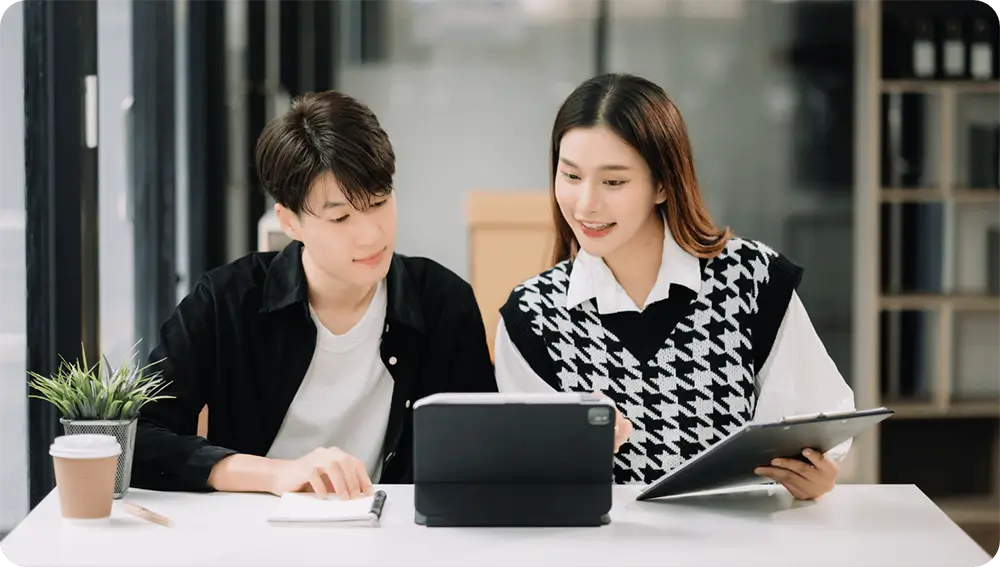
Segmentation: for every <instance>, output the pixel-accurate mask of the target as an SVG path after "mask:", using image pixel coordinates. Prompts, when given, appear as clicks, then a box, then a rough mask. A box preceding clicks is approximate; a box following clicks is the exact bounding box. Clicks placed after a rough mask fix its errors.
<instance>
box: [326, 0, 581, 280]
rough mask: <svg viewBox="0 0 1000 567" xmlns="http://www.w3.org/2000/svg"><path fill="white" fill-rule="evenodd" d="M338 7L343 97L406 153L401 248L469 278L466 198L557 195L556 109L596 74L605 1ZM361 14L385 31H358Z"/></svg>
mask: <svg viewBox="0 0 1000 567" xmlns="http://www.w3.org/2000/svg"><path fill="white" fill-rule="evenodd" d="M337 4H338V6H340V9H341V10H342V11H343V17H342V18H341V20H342V22H343V26H344V27H343V31H344V34H343V35H344V37H345V43H346V44H347V45H345V46H344V49H342V50H341V52H342V53H343V54H344V56H345V57H347V58H348V59H347V60H346V61H343V62H342V68H341V69H340V70H339V77H338V88H340V89H342V90H344V91H345V92H347V93H350V94H351V95H353V96H356V97H358V98H360V99H361V100H362V101H364V102H365V103H367V104H368V105H369V106H370V107H371V108H372V110H373V111H374V112H375V113H376V114H377V115H378V118H379V121H380V122H381V124H382V126H383V127H384V128H385V130H386V132H388V134H389V138H390V140H391V141H392V144H393V146H394V149H395V153H396V159H397V175H396V187H397V189H398V193H397V199H398V204H399V211H400V214H399V224H398V231H399V233H398V239H397V242H398V250H399V252H401V253H405V254H421V255H428V256H432V257H433V258H435V259H436V260H438V261H440V262H441V263H443V264H445V265H446V266H448V267H449V268H451V269H453V270H455V271H456V272H458V273H459V274H460V275H463V276H467V275H468V273H469V265H468V242H467V235H468V226H467V218H466V211H465V206H466V204H465V203H466V194H467V193H468V192H469V191H476V190H478V191H546V190H547V189H548V186H549V182H548V176H549V173H548V170H549V165H548V158H549V148H548V143H549V137H550V136H551V128H552V121H553V120H554V119H555V115H556V110H557V109H558V107H559V104H560V103H561V102H562V100H563V99H564V98H565V97H566V96H567V95H568V94H569V93H570V91H571V90H572V89H573V88H574V87H576V86H577V85H578V84H579V83H581V82H583V81H584V80H586V79H587V78H589V77H590V76H591V75H593V72H594V65H595V63H594V54H595V39H594V37H595V31H594V30H595V27H596V26H595V21H596V14H597V2H595V1H593V0H580V1H576V0H573V1H569V0H553V1H547V2H518V1H492V2H482V1H476V0H473V1H441V2H438V1H430V0H424V1H409V0H397V1H389V2H385V3H384V4H383V3H380V2H370V1H369V0H365V1H362V2H338V3H337ZM361 6H367V7H368V8H367V9H366V10H368V9H370V10H368V11H367V12H366V14H367V17H369V18H374V17H377V18H378V21H377V22H375V23H376V24H377V25H368V24H370V23H371V22H370V21H369V22H368V23H366V24H365V25H361V24H359V23H358V21H357V19H358V18H360V17H361V14H359V13H358V10H360V7H361ZM376 7H379V8H380V9H378V10H376V9H375V8H376ZM373 28H374V29H373ZM362 30H369V31H368V32H367V33H365V35H363V36H361V35H360V34H361V33H362ZM362 48H364V49H362ZM362 55H364V57H362Z"/></svg>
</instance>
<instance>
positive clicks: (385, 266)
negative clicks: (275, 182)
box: [275, 172, 396, 286]
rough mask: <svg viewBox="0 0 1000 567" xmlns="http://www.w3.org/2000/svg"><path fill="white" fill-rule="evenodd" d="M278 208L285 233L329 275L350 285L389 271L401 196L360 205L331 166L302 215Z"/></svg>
mask: <svg viewBox="0 0 1000 567" xmlns="http://www.w3.org/2000/svg"><path fill="white" fill-rule="evenodd" d="M275 212H276V213H277V215H278V220H279V221H280V222H281V226H282V228H283V229H284V231H285V233H286V234H288V236H289V237H291V238H293V239H295V240H298V241H300V242H302V244H303V245H304V247H305V250H306V253H307V254H309V257H310V260H311V261H312V262H313V264H315V266H316V267H317V268H319V269H320V270H321V271H323V272H324V273H325V274H326V276H327V277H329V278H331V279H333V280H336V281H340V282H342V283H344V284H347V285H349V286H371V285H374V284H375V283H377V282H379V281H381V280H382V279H383V278H385V276H386V274H387V273H388V272H389V264H390V262H391V260H392V253H393V250H394V249H395V247H396V199H395V196H394V195H393V194H389V195H388V196H386V197H377V198H375V199H373V200H372V203H371V206H370V207H369V208H368V210H366V211H359V210H357V209H355V208H354V207H353V206H352V205H351V204H350V203H349V202H348V201H347V199H346V198H345V197H344V193H343V191H342V190H341V188H340V184H339V183H338V182H337V180H336V178H334V176H333V174H331V173H329V172H327V173H324V174H323V175H321V176H320V177H318V178H316V181H315V182H313V184H312V187H311V188H310V190H309V196H308V198H307V205H306V207H305V209H304V210H303V211H302V212H301V213H300V214H298V215H296V214H295V213H293V212H292V211H290V210H288V209H286V208H285V207H283V206H281V205H275Z"/></svg>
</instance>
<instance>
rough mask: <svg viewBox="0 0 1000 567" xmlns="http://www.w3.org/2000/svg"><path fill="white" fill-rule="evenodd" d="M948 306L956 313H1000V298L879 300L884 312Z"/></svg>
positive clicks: (919, 296)
mask: <svg viewBox="0 0 1000 567" xmlns="http://www.w3.org/2000/svg"><path fill="white" fill-rule="evenodd" d="M946 304H947V305H950V306H951V308H952V309H954V310H955V311H978V312H992V311H1000V296H991V295H933V294H905V295H882V296H880V298H879V306H880V307H881V308H882V310H884V311H910V310H934V309H940V308H941V307H942V306H944V305H946Z"/></svg>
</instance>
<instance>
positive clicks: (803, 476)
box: [754, 449, 840, 500]
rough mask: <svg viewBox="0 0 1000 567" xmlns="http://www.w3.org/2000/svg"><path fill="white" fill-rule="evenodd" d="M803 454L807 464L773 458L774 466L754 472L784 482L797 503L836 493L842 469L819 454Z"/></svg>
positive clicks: (813, 451) (795, 460)
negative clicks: (834, 489) (833, 491)
mask: <svg viewBox="0 0 1000 567" xmlns="http://www.w3.org/2000/svg"><path fill="white" fill-rule="evenodd" d="M802 454H803V455H805V457H806V458H807V459H809V462H808V463H804V462H802V461H800V460H798V459H774V460H773V461H771V465H772V466H770V467H757V468H756V469H754V472H755V473H756V474H759V475H760V476H764V477H767V478H770V479H772V480H774V481H777V482H779V483H781V485H782V486H784V487H785V488H787V489H788V492H790V493H791V494H792V496H794V497H795V498H796V499H798V500H815V499H817V498H819V497H820V496H823V495H824V494H826V493H827V492H830V491H831V490H833V485H834V484H835V483H836V482H837V473H838V472H840V467H839V466H837V463H836V462H834V461H833V460H832V459H828V458H827V457H826V456H825V455H823V453H820V452H819V451H815V450H813V449H804V450H803V451H802Z"/></svg>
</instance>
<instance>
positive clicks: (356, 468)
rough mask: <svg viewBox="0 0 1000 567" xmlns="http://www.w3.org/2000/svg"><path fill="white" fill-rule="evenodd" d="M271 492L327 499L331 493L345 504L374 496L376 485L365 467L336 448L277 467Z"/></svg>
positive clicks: (314, 452)
mask: <svg viewBox="0 0 1000 567" xmlns="http://www.w3.org/2000/svg"><path fill="white" fill-rule="evenodd" d="M270 492H271V493H272V494H275V495H278V496H281V495H282V494H284V493H285V492H315V493H316V494H318V495H319V496H322V497H324V498H325V497H326V496H327V495H329V494H330V493H331V492H333V493H336V495H337V496H338V497H339V498H340V499H341V500H350V499H354V498H360V497H362V496H369V495H371V494H372V481H371V479H370V478H368V472H367V471H366V470H365V465H364V463H362V462H361V461H359V460H358V459H356V458H355V457H353V456H351V455H348V454H347V453H345V452H343V451H341V450H340V449H338V448H336V447H330V448H323V447H320V448H319V449H314V450H313V451H312V452H310V453H309V454H307V455H305V456H303V457H300V458H298V459H295V460H294V461H282V462H281V463H280V464H278V465H277V467H276V468H275V471H274V476H273V478H272V482H271V489H270Z"/></svg>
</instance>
